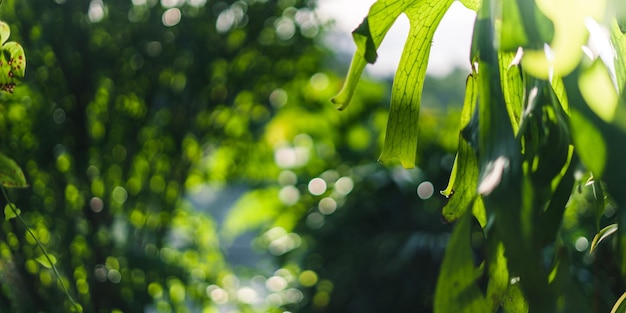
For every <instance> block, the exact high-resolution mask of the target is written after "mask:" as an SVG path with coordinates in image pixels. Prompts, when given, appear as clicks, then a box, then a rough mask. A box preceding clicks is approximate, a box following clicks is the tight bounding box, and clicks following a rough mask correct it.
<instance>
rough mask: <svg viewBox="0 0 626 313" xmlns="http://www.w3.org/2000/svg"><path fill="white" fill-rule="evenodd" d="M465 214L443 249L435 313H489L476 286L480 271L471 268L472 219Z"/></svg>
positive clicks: (467, 213) (469, 214) (472, 265)
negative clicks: (444, 250)
mask: <svg viewBox="0 0 626 313" xmlns="http://www.w3.org/2000/svg"><path fill="white" fill-rule="evenodd" d="M467 211H468V210H466V213H465V214H463V215H462V216H461V218H460V219H459V221H458V222H457V224H456V226H455V227H454V231H453V232H452V236H451V237H450V241H449V242H448V246H447V247H446V253H445V256H444V258H443V263H442V265H441V272H440V273H439V278H438V280H437V287H436V290H435V305H434V312H435V313H447V312H459V313H461V312H467V313H470V312H489V309H488V308H489V306H488V304H487V302H486V301H485V298H484V297H483V295H482V292H481V290H480V288H479V287H478V285H477V284H476V279H477V278H478V277H479V276H480V274H481V271H480V270H479V269H478V268H476V267H474V264H473V261H472V250H471V249H472V247H471V221H472V220H471V219H472V215H471V213H470V212H467Z"/></svg>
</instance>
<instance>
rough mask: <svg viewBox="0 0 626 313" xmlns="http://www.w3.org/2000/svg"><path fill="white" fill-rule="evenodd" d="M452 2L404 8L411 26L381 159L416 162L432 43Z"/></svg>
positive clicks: (441, 0) (411, 164) (433, 0)
mask: <svg viewBox="0 0 626 313" xmlns="http://www.w3.org/2000/svg"><path fill="white" fill-rule="evenodd" d="M451 4H452V1H448V0H430V1H429V0H423V1H419V2H416V4H415V5H414V6H411V7H408V8H407V9H406V10H405V14H406V15H407V17H408V18H409V22H410V23H411V28H410V30H409V37H408V39H407V42H406V44H405V46H404V51H403V53H402V57H401V58H400V64H399V67H398V71H397V72H396V76H395V77H394V82H393V89H392V94H391V107H390V111H389V121H388V122H387V131H386V135H385V143H384V145H383V151H382V153H381V155H380V157H379V159H378V160H379V161H380V162H382V163H384V162H386V161H388V160H390V159H391V158H398V159H399V160H400V163H401V164H402V166H403V167H405V168H412V167H414V166H415V158H416V153H417V141H418V127H417V123H418V118H419V109H420V103H421V97H422V88H423V87H424V79H425V77H426V67H427V65H428V56H429V54H430V46H431V44H432V39H433V36H434V35H435V30H436V29H437V25H439V22H440V21H441V19H442V18H443V15H444V14H445V12H446V11H447V10H448V8H449V7H450V5H451Z"/></svg>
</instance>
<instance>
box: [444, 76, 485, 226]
mask: <svg viewBox="0 0 626 313" xmlns="http://www.w3.org/2000/svg"><path fill="white" fill-rule="evenodd" d="M476 97H477V84H476V75H469V76H468V77H467V81H466V87H465V101H464V103H463V109H462V111H461V121H460V125H461V127H466V126H467V124H469V122H470V119H471V115H472V112H474V111H475V104H476ZM477 180H478V164H477V161H476V155H475V153H474V151H473V150H472V148H471V146H470V144H469V143H468V142H467V141H466V140H465V139H464V138H463V136H462V134H459V143H458V152H457V155H456V159H455V160H454V166H453V168H452V173H451V174H450V181H449V182H448V187H447V188H446V189H445V190H443V191H442V192H441V194H442V195H444V196H446V197H448V198H450V200H449V201H448V203H447V204H446V206H445V207H444V208H443V211H442V215H443V217H444V218H445V219H446V220H447V221H448V222H451V221H454V220H456V219H458V218H459V217H460V216H461V215H463V213H464V210H465V209H467V208H470V203H472V202H474V201H475V200H476V197H477V194H476V182H477ZM481 203H482V201H481ZM477 218H478V219H479V222H480V224H481V225H482V226H483V227H484V226H485V223H486V218H485V217H480V216H477Z"/></svg>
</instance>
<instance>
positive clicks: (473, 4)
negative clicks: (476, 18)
mask: <svg viewBox="0 0 626 313" xmlns="http://www.w3.org/2000/svg"><path fill="white" fill-rule="evenodd" d="M482 2H483V1H482V0H461V3H462V4H463V5H464V6H465V7H466V8H468V9H470V10H472V11H478V9H480V5H481V4H482Z"/></svg>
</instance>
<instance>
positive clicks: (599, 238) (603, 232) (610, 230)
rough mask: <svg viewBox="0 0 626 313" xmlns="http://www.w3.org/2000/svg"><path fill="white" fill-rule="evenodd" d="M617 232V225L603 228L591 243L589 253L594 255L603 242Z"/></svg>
mask: <svg viewBox="0 0 626 313" xmlns="http://www.w3.org/2000/svg"><path fill="white" fill-rule="evenodd" d="M616 231H617V224H611V225H609V226H606V227H604V228H602V229H601V230H600V231H599V232H598V233H597V234H596V235H595V236H594V237H593V240H592V241H591V246H590V247H589V253H593V251H594V250H595V249H596V248H597V247H598V245H599V244H600V242H602V240H604V239H606V238H608V237H609V236H611V235H613V234H614V233H615V232H616Z"/></svg>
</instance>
